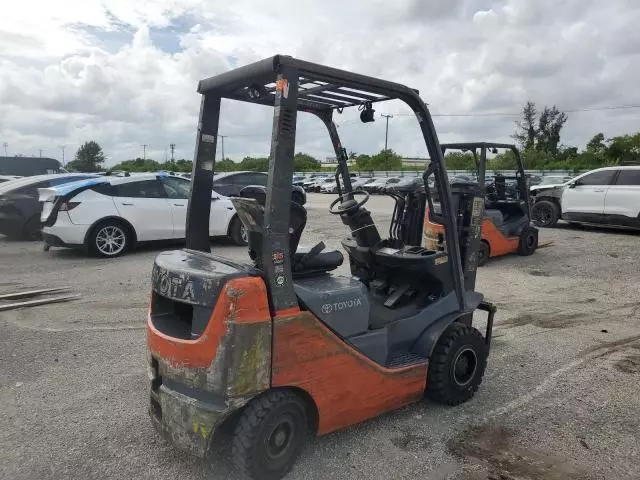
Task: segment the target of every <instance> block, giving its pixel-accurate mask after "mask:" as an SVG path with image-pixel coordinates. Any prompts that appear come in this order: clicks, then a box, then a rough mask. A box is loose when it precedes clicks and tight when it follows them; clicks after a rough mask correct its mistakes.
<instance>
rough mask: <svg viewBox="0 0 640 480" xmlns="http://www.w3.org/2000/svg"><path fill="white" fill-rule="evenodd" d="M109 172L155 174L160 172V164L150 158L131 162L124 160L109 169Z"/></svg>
mask: <svg viewBox="0 0 640 480" xmlns="http://www.w3.org/2000/svg"><path fill="white" fill-rule="evenodd" d="M111 170H114V171H117V170H122V171H125V172H157V171H158V170H162V168H161V166H160V164H159V163H158V162H156V161H155V160H152V159H150V158H147V159H143V158H140V157H138V158H136V159H133V160H125V161H124V162H120V163H118V164H117V165H114V166H113V167H111Z"/></svg>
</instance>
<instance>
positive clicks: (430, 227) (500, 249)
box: [423, 212, 520, 257]
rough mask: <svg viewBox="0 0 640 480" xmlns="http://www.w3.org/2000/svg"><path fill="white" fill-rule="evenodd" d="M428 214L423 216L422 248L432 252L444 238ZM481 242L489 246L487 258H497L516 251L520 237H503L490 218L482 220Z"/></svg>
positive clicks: (441, 228) (442, 232)
mask: <svg viewBox="0 0 640 480" xmlns="http://www.w3.org/2000/svg"><path fill="white" fill-rule="evenodd" d="M428 218H429V214H428V212H427V213H426V214H425V220H424V229H423V238H424V246H425V247H426V248H430V249H432V250H438V248H439V243H440V237H443V236H444V227H443V226H442V225H440V224H438V223H433V222H431V221H429V219H428ZM481 236H482V240H484V241H485V242H487V243H488V244H489V257H499V256H502V255H508V254H510V253H515V252H517V251H518V245H519V244H520V237H517V236H516V237H505V236H504V235H503V234H502V232H501V231H500V230H499V229H498V227H496V226H495V224H494V223H493V222H492V221H491V219H490V218H487V217H485V218H484V219H483V220H482V230H481Z"/></svg>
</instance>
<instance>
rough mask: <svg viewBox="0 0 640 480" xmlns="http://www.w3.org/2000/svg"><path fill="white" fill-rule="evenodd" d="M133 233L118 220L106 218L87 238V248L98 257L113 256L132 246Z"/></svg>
mask: <svg viewBox="0 0 640 480" xmlns="http://www.w3.org/2000/svg"><path fill="white" fill-rule="evenodd" d="M132 243H133V235H132V234H131V232H130V230H129V228H128V227H127V225H125V224H124V223H123V222H120V221H118V220H115V219H114V220H105V221H103V222H100V223H99V224H98V225H96V226H95V227H94V228H93V229H92V230H91V233H90V234H89V237H88V238H87V250H88V251H89V253H90V254H92V255H94V256H96V257H107V258H113V257H118V256H120V255H122V254H123V253H125V252H126V251H127V250H129V249H130V248H131V247H132Z"/></svg>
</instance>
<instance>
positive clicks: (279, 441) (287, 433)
mask: <svg viewBox="0 0 640 480" xmlns="http://www.w3.org/2000/svg"><path fill="white" fill-rule="evenodd" d="M293 431H294V428H293V423H292V421H291V419H289V418H284V419H282V420H281V421H280V423H278V424H277V425H276V426H274V428H273V430H272V431H271V434H270V435H269V437H268V440H267V455H268V456H269V457H271V458H278V457H281V456H282V455H283V454H284V453H285V452H286V451H287V450H288V448H289V445H291V440H292V438H293Z"/></svg>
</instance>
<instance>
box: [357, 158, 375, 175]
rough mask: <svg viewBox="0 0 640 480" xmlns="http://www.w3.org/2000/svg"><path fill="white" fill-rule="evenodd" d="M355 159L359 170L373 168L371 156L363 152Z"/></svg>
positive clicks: (364, 170)
mask: <svg viewBox="0 0 640 480" xmlns="http://www.w3.org/2000/svg"><path fill="white" fill-rule="evenodd" d="M355 161H356V169H357V170H360V171H363V172H366V171H368V170H373V167H372V166H371V156H369V155H366V154H364V153H362V154H360V155H358V156H357V157H356V158H355Z"/></svg>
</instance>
